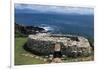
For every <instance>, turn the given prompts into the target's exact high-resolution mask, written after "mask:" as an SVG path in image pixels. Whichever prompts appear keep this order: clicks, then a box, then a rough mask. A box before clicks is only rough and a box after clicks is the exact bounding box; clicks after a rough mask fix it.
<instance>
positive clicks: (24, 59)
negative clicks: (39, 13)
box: [15, 37, 44, 65]
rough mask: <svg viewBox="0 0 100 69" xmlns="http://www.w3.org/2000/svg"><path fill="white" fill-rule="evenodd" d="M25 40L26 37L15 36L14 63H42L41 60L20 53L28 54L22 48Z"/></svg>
mask: <svg viewBox="0 0 100 69" xmlns="http://www.w3.org/2000/svg"><path fill="white" fill-rule="evenodd" d="M26 41H27V38H26V37H16V38H15V65H29V64H43V63H44V61H43V60H39V59H36V58H34V57H29V56H24V55H22V54H30V53H29V52H27V51H25V50H24V49H23V46H24V44H25V43H26ZM30 55H31V54H30Z"/></svg>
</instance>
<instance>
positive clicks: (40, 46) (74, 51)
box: [27, 33, 91, 57]
mask: <svg viewBox="0 0 100 69" xmlns="http://www.w3.org/2000/svg"><path fill="white" fill-rule="evenodd" d="M55 44H59V46H60V47H59V46H58V50H59V52H60V54H61V55H60V56H62V55H65V56H68V57H78V56H88V55H90V54H91V46H90V44H89V42H88V40H87V39H86V38H84V37H82V36H73V35H61V34H48V33H39V34H36V35H29V36H28V41H27V48H28V49H29V50H30V51H31V52H33V53H37V54H39V55H47V56H49V55H51V54H53V56H55V55H54V54H55V51H56V50H57V49H56V47H55ZM56 55H57V54H56ZM57 57H59V55H58V56H57Z"/></svg>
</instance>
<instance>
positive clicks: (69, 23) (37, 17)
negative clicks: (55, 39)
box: [15, 13, 94, 37]
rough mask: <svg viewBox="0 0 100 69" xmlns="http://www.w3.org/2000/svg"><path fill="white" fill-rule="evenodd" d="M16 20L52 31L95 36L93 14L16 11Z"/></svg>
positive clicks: (19, 22)
mask: <svg viewBox="0 0 100 69" xmlns="http://www.w3.org/2000/svg"><path fill="white" fill-rule="evenodd" d="M15 22H16V23H18V24H23V25H34V26H40V27H43V28H45V29H46V30H49V31H51V32H52V33H60V34H68V33H69V34H78V35H82V36H92V37H93V36H94V16H93V15H79V14H75V15H74V14H72V15H71V14H65V15H64V14H43V13H15Z"/></svg>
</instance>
